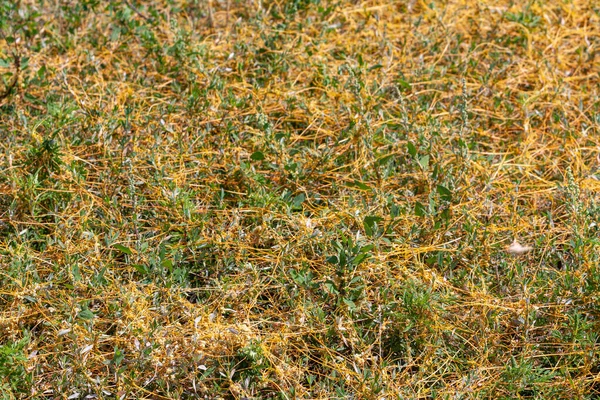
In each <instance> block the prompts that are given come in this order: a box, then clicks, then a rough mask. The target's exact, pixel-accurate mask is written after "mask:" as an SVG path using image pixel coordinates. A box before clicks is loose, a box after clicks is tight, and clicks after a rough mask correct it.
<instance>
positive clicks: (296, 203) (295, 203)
mask: <svg viewBox="0 0 600 400" xmlns="http://www.w3.org/2000/svg"><path fill="white" fill-rule="evenodd" d="M304 200H306V195H305V194H304V193H300V194H299V195H297V196H296V197H294V198H293V199H292V210H295V211H296V210H302V203H304Z"/></svg>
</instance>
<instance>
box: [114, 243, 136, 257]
mask: <svg viewBox="0 0 600 400" xmlns="http://www.w3.org/2000/svg"><path fill="white" fill-rule="evenodd" d="M113 248H114V249H116V250H119V251H120V252H121V253H125V254H127V255H132V254H133V251H131V249H130V248H129V247H125V246H123V245H122V244H118V243H117V244H115V245H113Z"/></svg>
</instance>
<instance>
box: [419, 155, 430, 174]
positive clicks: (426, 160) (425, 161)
mask: <svg viewBox="0 0 600 400" xmlns="http://www.w3.org/2000/svg"><path fill="white" fill-rule="evenodd" d="M419 165H420V166H421V168H423V169H424V170H426V169H428V168H429V156H428V155H424V156H423V157H420V158H419Z"/></svg>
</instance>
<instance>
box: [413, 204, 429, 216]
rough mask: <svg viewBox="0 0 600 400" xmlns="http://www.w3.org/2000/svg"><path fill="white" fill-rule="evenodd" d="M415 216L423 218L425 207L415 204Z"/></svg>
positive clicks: (425, 213)
mask: <svg viewBox="0 0 600 400" xmlns="http://www.w3.org/2000/svg"><path fill="white" fill-rule="evenodd" d="M415 215H416V216H417V217H424V216H425V215H427V210H425V206H424V205H423V204H421V203H420V202H418V201H417V202H416V203H415Z"/></svg>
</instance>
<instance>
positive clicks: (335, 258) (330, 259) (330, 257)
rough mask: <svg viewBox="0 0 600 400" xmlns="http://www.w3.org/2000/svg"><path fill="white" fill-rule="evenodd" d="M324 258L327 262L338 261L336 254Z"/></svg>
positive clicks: (335, 262)
mask: <svg viewBox="0 0 600 400" xmlns="http://www.w3.org/2000/svg"><path fill="white" fill-rule="evenodd" d="M326 260H327V262H328V263H329V264H337V263H338V258H337V257H336V256H329V257H327V259H326Z"/></svg>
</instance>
